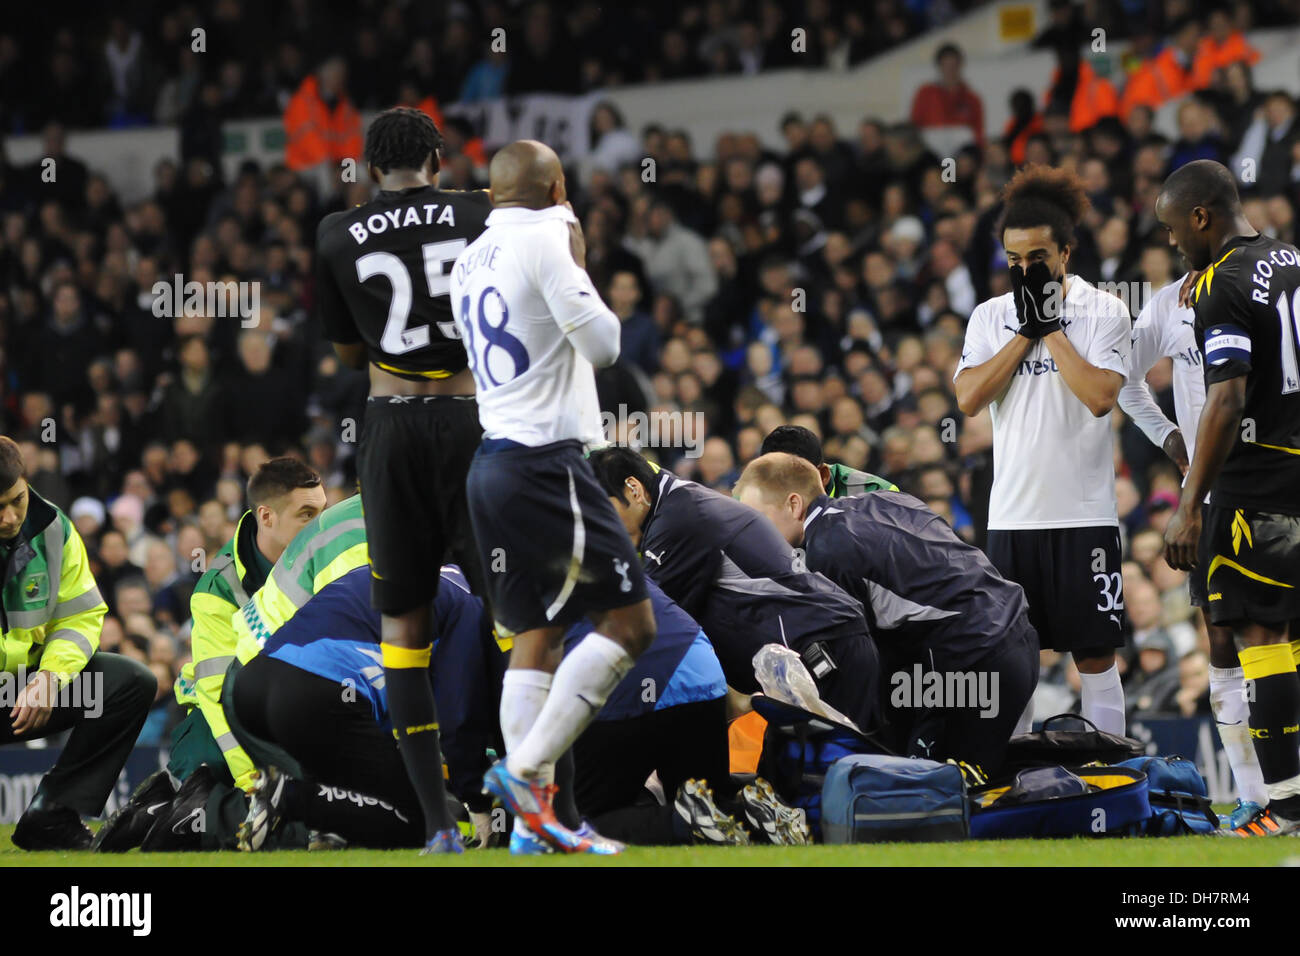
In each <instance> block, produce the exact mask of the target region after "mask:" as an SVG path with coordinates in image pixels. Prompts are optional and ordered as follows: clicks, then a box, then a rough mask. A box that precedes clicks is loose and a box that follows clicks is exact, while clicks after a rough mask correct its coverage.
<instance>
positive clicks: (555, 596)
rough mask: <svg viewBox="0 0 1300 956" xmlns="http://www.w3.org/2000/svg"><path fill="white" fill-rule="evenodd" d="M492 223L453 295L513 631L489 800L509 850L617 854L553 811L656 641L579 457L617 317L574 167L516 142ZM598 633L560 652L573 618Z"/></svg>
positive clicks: (503, 604)
mask: <svg viewBox="0 0 1300 956" xmlns="http://www.w3.org/2000/svg"><path fill="white" fill-rule="evenodd" d="M489 178H490V188H489V192H490V194H491V198H492V205H493V211H492V212H491V213H490V214H489V215H488V218H487V229H486V230H485V231H484V232H483V234H482V235H480V236H479V238H478V239H476V240H475V241H474V242H472V243H471V244H470V245H469V246H468V247H467V248H466V249H465V251H464V252H462V253H461V254H460V256H459V257H458V258H457V259H456V262H455V264H454V265H453V267H452V272H451V303H452V311H453V314H454V318H455V323H456V328H457V330H458V331H459V333H460V336H461V337H462V338H463V339H464V341H465V351H466V353H467V354H468V356H469V366H470V370H471V371H472V372H473V374H474V378H475V380H476V384H477V392H478V409H479V421H480V423H481V424H482V426H483V442H482V444H481V445H480V446H479V450H478V453H477V454H476V455H475V457H474V461H473V463H472V464H471V466H470V470H469V476H468V479H467V482H466V485H467V490H468V495H469V507H470V517H471V520H472V522H473V525H474V537H475V539H476V541H477V544H478V548H479V554H480V557H481V559H482V561H483V569H484V576H485V578H486V580H487V592H488V599H489V603H490V605H491V608H492V614H493V617H494V619H495V622H496V627H497V632H498V634H499V635H500V636H501V637H503V638H512V639H513V642H514V644H513V649H512V651H511V655H510V666H509V670H508V671H507V672H506V676H505V680H504V682H503V685H502V690H501V731H502V736H503V738H504V740H505V744H506V751H507V753H506V757H505V759H503V760H501V761H498V762H497V763H496V764H495V765H494V766H493V767H492V769H491V770H489V771H488V773H487V775H486V776H485V777H484V780H483V784H484V790H485V792H488V793H491V794H493V795H495V796H496V797H498V798H499V799H500V800H501V801H502V803H503V804H504V805H505V806H506V808H507V809H508V810H509V811H510V812H511V813H512V814H514V816H515V832H514V834H513V835H512V837H511V852H515V853H531V852H537V851H538V848H539V847H538V844H539V842H541V841H544V842H545V843H547V844H550V845H551V846H552V847H554V848H555V849H556V850H559V851H561V852H566V853H591V852H597V853H599V852H616V849H617V848H616V846H614V845H612V844H611V843H610V842H609V841H603V840H600V839H598V838H597V839H593V838H592V837H591V836H589V835H584V834H582V833H579V832H575V831H573V830H570V829H568V828H567V827H564V826H563V825H561V823H560V822H559V820H558V819H557V818H556V816H555V812H554V809H553V806H552V798H553V794H554V791H555V788H554V784H553V783H552V779H553V775H554V767H555V762H556V760H558V759H559V758H560V757H561V756H562V755H563V754H564V753H565V751H567V750H568V749H569V747H570V746H571V745H572V744H573V742H574V741H575V740H577V738H578V736H579V735H580V734H581V733H582V731H583V729H584V728H585V727H586V726H587V725H588V724H589V723H590V722H591V721H592V719H593V718H594V717H595V716H596V714H597V712H598V711H599V710H600V709H601V706H602V705H603V704H604V702H605V700H606V698H607V697H608V696H609V694H610V692H611V691H612V690H613V689H614V687H615V686H616V685H617V684H618V682H619V681H620V680H621V679H622V678H623V676H624V675H626V674H627V672H628V671H629V670H630V669H631V667H632V662H633V661H634V659H635V658H636V657H637V656H638V655H639V654H640V653H641V652H642V651H643V650H645V649H646V648H647V647H649V645H650V643H651V641H653V640H654V636H655V623H654V614H653V612H652V610H651V606H650V600H649V598H648V595H647V591H646V584H645V576H644V572H643V571H642V567H641V561H640V560H639V558H638V557H637V554H636V551H635V549H634V548H633V546H632V542H631V539H630V538H629V537H628V535H627V532H626V531H624V529H623V525H622V522H621V521H619V518H618V515H617V514H616V513H615V511H614V507H613V505H611V504H610V501H609V498H608V496H607V495H606V494H605V491H604V490H603V489H602V487H601V486H600V485H599V484H598V483H597V481H596V478H595V475H594V474H593V472H592V470H591V466H590V465H589V464H588V463H587V461H586V459H585V458H584V457H583V453H584V446H588V447H589V446H591V445H593V444H596V443H600V442H603V433H602V430H601V423H600V412H599V405H598V403H597V399H596V381H595V373H594V371H593V366H600V367H604V366H608V365H612V364H613V363H614V361H615V360H616V359H617V358H618V352H619V320H618V317H617V316H616V315H615V314H614V313H613V312H611V311H610V310H609V309H608V308H607V307H606V306H605V305H604V303H603V302H602V301H601V299H600V296H599V295H598V294H597V292H596V289H595V287H594V286H593V285H592V283H591V279H590V277H589V276H588V275H587V272H586V270H585V268H584V263H585V259H586V247H585V243H584V242H583V239H582V230H581V227H580V226H579V225H578V221H577V217H575V216H574V214H573V210H572V208H571V207H570V206H569V204H568V202H567V201H566V200H565V188H564V171H563V169H562V168H561V166H560V160H559V158H558V157H557V156H556V155H555V153H554V152H553V151H552V150H551V149H550V148H549V147H547V146H545V145H544V144H542V143H539V142H535V141H533V140H520V141H518V142H515V143H511V144H510V145H509V146H506V147H505V148H504V149H502V150H500V151H499V152H498V153H497V154H496V155H495V156H494V157H493V159H492V163H491V166H490V167H489ZM583 616H587V617H590V618H591V621H592V623H593V625H594V626H595V630H593V631H592V632H591V633H590V634H588V635H587V636H586V637H585V638H583V640H582V642H581V643H580V644H579V645H578V646H577V647H576V648H575V649H573V650H572V651H570V653H569V654H568V656H567V657H564V659H563V662H562V663H559V666H558V668H557V666H556V664H557V662H559V661H560V656H561V654H562V652H563V645H562V638H563V635H564V632H565V630H567V628H568V627H569V625H570V624H572V623H574V622H575V621H576V620H577V619H579V618H581V617H583Z"/></svg>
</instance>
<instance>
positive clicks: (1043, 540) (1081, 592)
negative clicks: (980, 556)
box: [985, 526, 1126, 653]
mask: <svg viewBox="0 0 1300 956" xmlns="http://www.w3.org/2000/svg"><path fill="white" fill-rule="evenodd" d="M985 552H986V553H987V554H988V556H989V560H990V561H992V562H993V566H994V567H995V568H997V569H998V571H999V572H1000V573H1001V575H1002V576H1003V577H1004V578H1006V579H1007V580H1009V581H1015V582H1016V583H1017V584H1019V585H1020V586H1021V587H1022V588H1024V589H1025V599H1026V600H1028V601H1029V623H1030V624H1032V625H1033V628H1034V630H1035V631H1037V632H1038V638H1039V640H1040V641H1041V642H1042V646H1043V647H1045V648H1051V649H1052V650H1054V651H1060V652H1063V653H1064V652H1067V651H1069V652H1073V651H1077V650H1094V649H1095V650H1100V649H1104V648H1112V647H1123V646H1124V641H1125V631H1126V629H1125V627H1124V617H1125V614H1124V579H1123V575H1122V574H1121V573H1120V565H1121V563H1122V559H1121V555H1120V543H1119V529H1118V528H1114V527H1106V526H1098V527H1089V528H1042V529H1032V530H1024V531H996V530H993V529H990V530H989V539H988V545H987V546H986V547H985Z"/></svg>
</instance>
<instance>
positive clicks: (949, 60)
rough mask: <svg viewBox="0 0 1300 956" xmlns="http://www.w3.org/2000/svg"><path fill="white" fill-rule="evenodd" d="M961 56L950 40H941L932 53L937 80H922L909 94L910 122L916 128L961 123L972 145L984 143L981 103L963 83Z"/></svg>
mask: <svg viewBox="0 0 1300 956" xmlns="http://www.w3.org/2000/svg"><path fill="white" fill-rule="evenodd" d="M964 61H965V56H964V54H963V53H962V51H961V48H960V47H959V46H957V45H956V44H954V43H945V44H944V45H943V46H941V47H939V49H938V50H936V51H935V54H934V65H935V66H936V67H937V68H938V70H939V82H937V83H926V84H925V85H923V86H922V87H921V88H920V89H918V90H917V91H916V95H915V96H913V98H912V112H911V118H912V125H914V126H916V127H917V128H918V129H930V128H933V127H945V126H965V127H967V128H968V129H970V131H971V134H972V136H973V138H974V140H975V145H977V146H983V145H984V103H983V101H982V100H981V99H980V97H979V94H978V93H976V92H975V91H974V90H972V89H971V88H970V87H969V86H967V85H966V81H965V80H964V79H962V75H961V69H962V64H963V62H964Z"/></svg>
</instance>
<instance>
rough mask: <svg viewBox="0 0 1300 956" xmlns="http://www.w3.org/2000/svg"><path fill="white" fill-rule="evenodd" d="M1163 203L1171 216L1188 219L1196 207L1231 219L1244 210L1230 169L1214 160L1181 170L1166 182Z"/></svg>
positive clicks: (1189, 164) (1172, 174) (1174, 172)
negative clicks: (1186, 217) (1186, 216)
mask: <svg viewBox="0 0 1300 956" xmlns="http://www.w3.org/2000/svg"><path fill="white" fill-rule="evenodd" d="M1160 202H1161V203H1162V205H1163V206H1164V208H1166V209H1168V210H1169V211H1170V213H1171V214H1173V215H1179V216H1185V215H1187V214H1188V213H1190V212H1191V211H1192V209H1193V208H1194V207H1196V206H1203V207H1205V208H1206V209H1209V210H1211V211H1213V212H1218V213H1220V214H1226V215H1232V214H1234V213H1236V212H1239V211H1240V210H1241V197H1240V196H1239V195H1238V194H1237V181H1236V180H1235V179H1233V178H1232V173H1231V172H1229V170H1228V167H1227V166H1224V165H1223V164H1222V163H1216V162H1215V161H1214V160H1212V159H1197V160H1194V161H1193V162H1190V163H1188V164H1186V165H1185V166H1179V167H1178V168H1177V169H1175V170H1174V171H1173V172H1172V173H1170V174H1169V178H1168V179H1166V180H1165V184H1164V188H1162V189H1161V191H1160Z"/></svg>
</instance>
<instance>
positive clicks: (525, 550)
mask: <svg viewBox="0 0 1300 956" xmlns="http://www.w3.org/2000/svg"><path fill="white" fill-rule="evenodd" d="M468 489H469V507H470V517H471V518H472V520H473V523H474V538H475V539H476V540H477V542H478V553H479V560H480V563H481V565H482V567H483V569H484V571H485V574H484V578H485V582H486V584H485V586H486V589H487V592H486V593H487V598H488V603H489V604H490V605H491V607H492V615H493V619H494V620H495V622H496V626H497V631H498V633H500V634H501V636H503V637H508V636H510V635H513V634H519V633H522V632H523V631H531V630H534V629H536V628H542V627H567V626H568V625H570V624H572V623H574V622H575V621H577V620H579V619H580V618H582V617H584V616H586V615H587V614H588V613H589V612H591V611H607V610H612V609H613V608H619V607H627V606H628V605H631V604H637V603H639V602H641V601H644V600H646V598H647V592H646V584H645V572H644V571H643V570H642V568H641V560H640V559H639V558H638V557H637V554H636V549H635V548H634V547H633V546H632V539H631V538H630V537H629V536H628V533H627V529H625V528H624V527H623V522H622V521H620V520H619V517H618V513H617V512H616V511H615V510H614V506H613V505H612V504H610V502H609V498H608V496H606V494H605V491H604V489H603V488H602V487H601V486H600V484H599V482H597V481H596V476H595V474H594V473H593V472H592V470H591V465H590V464H588V463H587V460H586V459H585V458H583V456H582V446H581V445H580V444H579V443H578V442H576V441H562V442H556V443H554V444H551V445H542V446H539V447H537V448H530V447H528V446H525V445H519V444H516V443H514V442H499V441H498V442H484V444H483V447H482V448H480V449H479V451H478V453H477V454H475V456H474V461H473V463H472V464H471V465H470V469H469V481H468Z"/></svg>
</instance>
